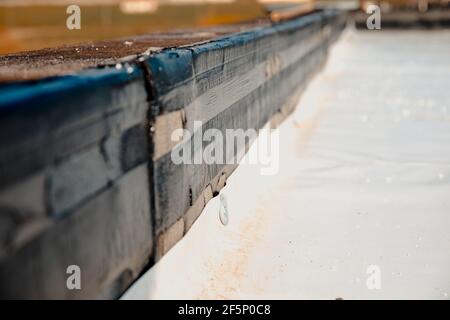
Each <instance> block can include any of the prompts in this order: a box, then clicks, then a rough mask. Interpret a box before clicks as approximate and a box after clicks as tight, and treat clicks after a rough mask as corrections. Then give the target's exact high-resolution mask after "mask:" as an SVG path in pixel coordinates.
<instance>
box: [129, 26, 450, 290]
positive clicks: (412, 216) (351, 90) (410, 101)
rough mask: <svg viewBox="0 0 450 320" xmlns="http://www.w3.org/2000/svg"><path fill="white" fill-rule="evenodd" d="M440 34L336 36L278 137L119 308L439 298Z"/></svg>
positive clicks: (442, 177)
mask: <svg viewBox="0 0 450 320" xmlns="http://www.w3.org/2000/svg"><path fill="white" fill-rule="evenodd" d="M449 57H450V31H403V32H390V31H366V32H356V31H351V30H350V31H347V32H346V33H345V34H344V35H343V37H342V38H341V40H340V41H339V42H338V43H337V44H336V45H335V47H334V48H333V50H332V51H331V53H330V58H329V61H328V63H327V66H326V67H325V69H324V70H323V72H321V74H319V75H318V76H317V77H316V78H315V79H314V81H313V82H312V83H311V84H310V85H309V87H308V89H307V91H306V92H305V94H304V95H303V98H302V100H301V101H300V103H299V106H298V108H297V111H296V113H295V114H294V115H293V116H291V117H289V118H288V119H287V120H286V121H285V123H284V124H283V125H282V126H281V127H280V132H279V134H280V141H281V143H280V160H279V161H280V170H279V173H278V174H276V175H274V176H262V175H260V171H261V170H260V169H261V168H260V167H258V166H257V165H248V164H247V165H245V164H244V165H242V166H240V167H239V168H238V169H237V170H236V171H235V173H234V174H233V175H232V176H231V177H230V178H229V180H228V181H227V187H225V188H224V189H223V191H222V194H224V195H225V197H226V199H227V203H228V214H229V222H228V224H227V225H226V226H224V225H222V224H221V222H220V219H219V211H220V210H219V206H220V199H219V197H216V198H214V199H213V200H212V201H211V202H210V203H209V204H208V205H207V207H206V208H205V210H204V212H203V213H202V215H201V216H200V218H199V219H198V220H197V222H196V223H195V224H194V225H193V227H192V228H191V230H190V231H189V232H188V234H187V235H186V236H185V237H184V238H183V239H182V240H181V241H180V242H179V243H178V244H177V245H176V246H175V247H174V248H173V249H172V250H171V251H170V252H169V253H168V254H167V255H166V256H164V257H163V258H162V260H160V261H159V263H157V264H156V265H155V266H154V267H153V268H152V269H151V270H149V271H148V272H147V273H146V274H145V275H144V276H143V277H142V278H141V279H139V280H138V281H137V282H136V283H135V284H134V285H133V286H132V287H131V288H130V289H129V290H128V292H126V293H125V295H124V296H123V298H125V299H133V298H140V299H142V298H143V299H197V298H213V299H215V298H219V299H241V298H251V299H253V298H255V299H312V298H313V299H336V298H343V299H356V298H360V299H392V298H407V299H408V298H410V299H418V298H425V299H429V298H436V299H448V298H449V295H450V59H449Z"/></svg>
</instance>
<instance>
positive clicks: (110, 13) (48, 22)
mask: <svg viewBox="0 0 450 320" xmlns="http://www.w3.org/2000/svg"><path fill="white" fill-rule="evenodd" d="M371 3H375V4H379V5H380V6H381V7H382V10H385V11H386V10H397V9H402V10H419V11H426V10H433V9H436V8H443V7H448V6H449V3H450V0H380V1H377V0H373V1H366V0H0V37H1V39H2V41H1V42H0V54H5V53H14V52H21V51H28V50H35V49H41V48H46V47H54V46H59V45H64V44H75V43H80V42H85V41H92V40H93V41H95V40H106V39H113V38H118V37H124V36H129V35H138V34H143V33H148V32H155V31H167V30H173V29H181V28H191V27H204V26H210V25H218V24H228V23H237V22H243V21H249V20H255V19H260V18H268V17H271V18H272V19H273V20H277V19H280V17H285V16H287V17H289V12H290V13H291V14H298V13H301V12H307V11H311V10H313V9H314V7H315V8H323V7H329V6H333V7H345V8H346V9H357V8H362V9H364V8H365V7H367V5H369V4H371ZM70 4H77V5H79V6H80V8H81V30H68V29H67V28H66V19H67V17H68V14H67V13H66V8H67V7H68V6H69V5H70ZM269 12H271V14H270V13H269Z"/></svg>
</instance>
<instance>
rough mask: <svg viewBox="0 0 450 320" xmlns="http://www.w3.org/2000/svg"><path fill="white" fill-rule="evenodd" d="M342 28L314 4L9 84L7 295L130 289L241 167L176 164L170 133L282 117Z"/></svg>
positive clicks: (0, 154)
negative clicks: (74, 274)
mask: <svg viewBox="0 0 450 320" xmlns="http://www.w3.org/2000/svg"><path fill="white" fill-rule="evenodd" d="M345 24H346V14H345V13H343V12H338V11H332V10H330V11H321V12H315V13H313V14H310V15H306V16H303V17H300V18H296V19H292V20H289V21H285V22H281V23H276V24H270V23H262V24H261V23H257V24H255V25H253V27H250V26H247V27H245V28H243V29H241V28H238V29H236V27H234V29H233V28H230V29H228V30H233V32H223V33H221V34H218V33H216V35H215V36H214V37H212V38H210V39H209V38H208V39H207V40H204V39H203V40H202V41H199V42H196V41H194V43H189V42H188V43H184V42H183V44H182V45H176V46H173V47H169V48H164V47H159V48H157V49H152V50H145V51H144V52H142V53H141V54H137V53H135V54H134V55H133V56H131V57H128V58H121V59H120V61H114V62H113V63H109V62H108V63H104V64H102V66H101V67H94V68H90V67H89V66H88V68H87V69H86V68H83V69H82V70H81V71H76V72H75V73H74V74H71V75H64V74H60V73H61V72H62V70H60V69H58V70H56V71H57V72H56V71H55V70H51V71H52V72H53V71H55V72H56V73H51V74H52V75H56V76H54V77H51V78H42V79H41V78H40V76H41V75H46V74H48V73H46V72H42V73H39V72H37V73H34V75H39V76H38V79H34V78H33V79H34V80H33V81H31V82H30V81H28V80H29V79H28V80H27V81H19V82H14V83H11V82H8V83H3V84H2V85H0V139H1V147H0V225H2V229H1V231H0V297H1V298H49V299H51V298H67V299H77V298H117V297H118V296H120V294H121V293H122V292H123V291H124V290H125V289H126V288H127V287H128V286H129V285H130V284H131V283H132V282H133V281H134V280H135V279H136V278H137V277H138V276H139V274H140V273H141V272H142V271H144V270H145V269H147V268H149V267H151V266H152V265H153V264H154V263H155V262H156V261H157V260H158V259H159V258H161V257H162V256H163V255H164V254H165V253H167V251H168V250H170V248H171V247H172V246H173V245H174V244H175V243H176V242H177V241H179V240H180V239H181V238H182V237H183V235H184V234H185V233H186V232H187V231H188V230H189V228H190V227H191V226H192V224H193V223H194V222H195V220H196V219H197V217H198V216H199V215H200V214H201V211H202V209H203V208H204V206H205V205H206V203H207V202H208V201H209V200H210V199H211V198H212V197H213V196H215V195H217V194H218V193H219V191H220V189H221V188H223V186H224V185H225V183H226V180H227V177H229V176H230V175H231V174H232V172H233V170H234V169H235V168H236V166H237V165H238V164H237V163H231V164H205V163H202V164H183V163H182V164H175V163H174V162H173V161H172V159H171V153H172V151H173V150H174V148H176V146H177V144H174V143H173V142H172V140H171V134H172V133H173V131H174V130H176V129H184V130H191V131H195V130H197V129H196V127H195V122H196V121H201V122H202V127H201V128H202V129H208V128H214V129H217V130H220V131H222V132H224V131H225V130H227V129H242V130H247V129H255V130H259V129H261V128H262V127H264V126H265V125H266V124H267V123H272V124H273V125H276V124H278V123H279V122H280V121H282V120H283V119H284V118H285V117H286V116H287V115H288V114H289V113H290V112H292V110H293V107H294V106H295V102H296V99H297V98H298V97H299V95H300V94H301V92H302V90H303V88H304V86H305V85H306V84H307V83H308V80H309V79H310V77H311V76H312V75H313V74H314V73H315V72H317V70H319V68H320V67H321V65H322V64H323V62H324V61H325V59H326V55H327V51H328V47H329V45H330V44H331V43H332V42H333V41H334V40H335V39H336V38H337V37H338V35H339V34H340V32H341V31H342V29H343V28H344V26H345ZM222 31H223V30H222ZM203 36H204V35H203ZM167 37H168V36H167ZM169 38H170V37H169ZM199 38H200V36H199ZM146 45H148V46H151V43H150V42H149V43H146ZM152 47H153V48H156V46H152ZM0 59H1V58H0ZM8 59H11V57H9V58H8ZM16 67H17V66H16ZM17 70H20V68H18V69H17ZM37 71H39V70H37ZM44 71H45V70H44ZM47 71H48V70H47ZM16 80H17V79H16ZM184 143H186V144H189V146H191V144H192V143H193V142H192V140H191V139H189V140H186V141H185V142H184ZM248 147H249V145H248V143H247V144H246V145H245V146H244V148H245V149H246V150H247V149H248ZM244 151H245V150H244ZM71 265H76V266H79V267H80V270H81V275H82V278H81V279H82V280H81V289H80V290H69V289H68V287H67V277H68V274H67V273H66V271H67V268H68V267H69V266H71ZM180 268H182V266H180Z"/></svg>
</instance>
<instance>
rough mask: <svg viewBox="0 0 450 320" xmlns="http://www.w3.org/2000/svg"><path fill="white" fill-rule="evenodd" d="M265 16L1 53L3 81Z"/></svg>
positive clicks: (223, 30) (218, 31) (198, 36)
mask: <svg viewBox="0 0 450 320" xmlns="http://www.w3.org/2000/svg"><path fill="white" fill-rule="evenodd" d="M268 23H269V21H268V20H265V19H262V20H258V21H254V22H251V23H242V24H236V25H228V26H217V27H208V28H202V29H189V30H182V31H173V32H170V33H153V34H148V35H140V36H134V37H127V38H123V39H116V40H110V41H99V42H88V43H83V44H79V45H70V46H62V47H58V48H48V49H42V50H36V51H29V52H20V53H14V54H7V55H3V56H0V82H16V81H26V80H38V79H42V78H46V77H52V76H60V75H66V74H73V73H76V72H79V71H81V70H83V69H86V68H90V67H97V66H102V65H109V64H114V63H117V62H119V61H120V60H121V59H124V58H126V59H128V58H130V59H132V58H133V56H136V55H139V54H142V53H144V52H146V51H148V50H149V49H153V50H158V49H161V48H170V47H178V46H183V45H189V44H194V43H198V42H204V41H208V40H211V39H213V38H216V37H219V36H222V35H226V34H230V33H236V32H240V31H244V30H249V29H252V28H255V27H260V26H263V25H267V24H268Z"/></svg>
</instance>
